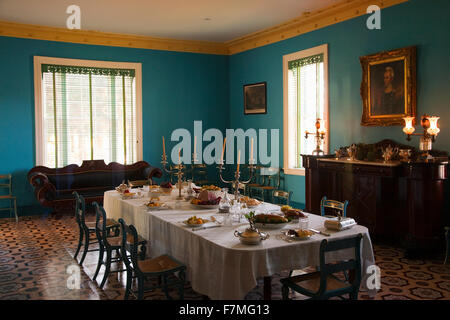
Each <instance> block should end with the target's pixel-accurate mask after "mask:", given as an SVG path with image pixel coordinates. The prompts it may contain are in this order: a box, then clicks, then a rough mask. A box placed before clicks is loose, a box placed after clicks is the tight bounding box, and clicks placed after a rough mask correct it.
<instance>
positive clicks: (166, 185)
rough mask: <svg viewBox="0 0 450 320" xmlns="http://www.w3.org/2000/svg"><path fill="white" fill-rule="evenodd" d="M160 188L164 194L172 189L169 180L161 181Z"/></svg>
mask: <svg viewBox="0 0 450 320" xmlns="http://www.w3.org/2000/svg"><path fill="white" fill-rule="evenodd" d="M160 189H161V191H162V192H163V193H165V194H170V193H171V192H172V190H173V185H172V184H171V183H170V182H164V183H161V186H160Z"/></svg>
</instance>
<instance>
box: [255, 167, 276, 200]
mask: <svg viewBox="0 0 450 320" xmlns="http://www.w3.org/2000/svg"><path fill="white" fill-rule="evenodd" d="M260 174H261V175H262V176H263V177H264V179H263V183H262V184H261V185H259V186H254V187H252V188H251V190H252V197H253V198H255V199H258V200H261V201H268V200H269V199H268V198H267V193H268V192H270V191H273V190H277V189H279V188H280V168H276V167H263V168H261V171H260ZM270 196H272V194H270ZM270 200H271V201H273V199H270Z"/></svg>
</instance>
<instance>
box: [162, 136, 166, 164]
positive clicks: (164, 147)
mask: <svg viewBox="0 0 450 320" xmlns="http://www.w3.org/2000/svg"><path fill="white" fill-rule="evenodd" d="M162 138H163V159H164V160H166V143H165V142H164V136H163V137H162Z"/></svg>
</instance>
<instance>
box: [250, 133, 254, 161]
mask: <svg viewBox="0 0 450 320" xmlns="http://www.w3.org/2000/svg"><path fill="white" fill-rule="evenodd" d="M252 163H253V138H252V140H251V143H250V164H252Z"/></svg>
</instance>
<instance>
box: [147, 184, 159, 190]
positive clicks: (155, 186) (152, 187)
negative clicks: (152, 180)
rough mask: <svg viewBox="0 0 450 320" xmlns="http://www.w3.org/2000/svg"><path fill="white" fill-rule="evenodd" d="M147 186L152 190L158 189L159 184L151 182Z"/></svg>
mask: <svg viewBox="0 0 450 320" xmlns="http://www.w3.org/2000/svg"><path fill="white" fill-rule="evenodd" d="M148 187H149V188H150V190H152V189H159V186H158V185H157V184H151V185H149V186H148Z"/></svg>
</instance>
